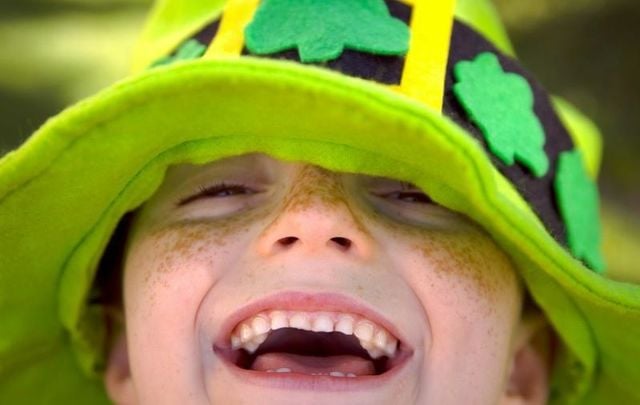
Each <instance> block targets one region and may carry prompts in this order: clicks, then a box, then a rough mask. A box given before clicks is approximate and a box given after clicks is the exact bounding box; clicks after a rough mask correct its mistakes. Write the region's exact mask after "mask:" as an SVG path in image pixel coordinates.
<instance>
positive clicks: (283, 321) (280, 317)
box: [269, 311, 289, 330]
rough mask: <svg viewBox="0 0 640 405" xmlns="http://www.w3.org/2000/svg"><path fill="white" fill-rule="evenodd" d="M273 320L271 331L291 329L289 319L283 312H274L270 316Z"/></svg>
mask: <svg viewBox="0 0 640 405" xmlns="http://www.w3.org/2000/svg"><path fill="white" fill-rule="evenodd" d="M269 317H270V318H271V329H273V330H276V329H281V328H288V327H289V318H287V314H285V313H284V312H282V311H273V312H272V313H270V314H269Z"/></svg>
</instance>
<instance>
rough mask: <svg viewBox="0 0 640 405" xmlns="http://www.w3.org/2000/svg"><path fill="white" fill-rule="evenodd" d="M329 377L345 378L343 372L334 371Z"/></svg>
mask: <svg viewBox="0 0 640 405" xmlns="http://www.w3.org/2000/svg"><path fill="white" fill-rule="evenodd" d="M329 375H330V376H332V377H344V373H343V372H341V371H332V372H330V373H329Z"/></svg>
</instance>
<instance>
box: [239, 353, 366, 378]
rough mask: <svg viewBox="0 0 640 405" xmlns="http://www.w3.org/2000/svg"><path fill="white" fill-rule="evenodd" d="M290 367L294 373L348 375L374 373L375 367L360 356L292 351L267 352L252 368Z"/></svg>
mask: <svg viewBox="0 0 640 405" xmlns="http://www.w3.org/2000/svg"><path fill="white" fill-rule="evenodd" d="M281 368H288V369H290V370H291V372H292V373H300V374H325V375H329V373H331V372H332V371H339V372H341V373H343V374H344V375H346V374H347V373H352V374H355V375H358V376H359V375H373V374H375V368H374V366H373V363H372V362H371V361H370V360H365V359H363V358H361V357H358V356H349V355H342V356H327V357H316V356H302V355H299V354H291V353H265V354H261V355H259V356H258V357H257V358H256V359H255V361H254V362H253V365H252V366H251V369H253V370H256V371H267V370H274V371H275V370H278V369H281Z"/></svg>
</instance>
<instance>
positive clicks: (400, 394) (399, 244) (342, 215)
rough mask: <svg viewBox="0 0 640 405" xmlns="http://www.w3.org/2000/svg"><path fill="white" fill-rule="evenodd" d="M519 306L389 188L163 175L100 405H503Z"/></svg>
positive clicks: (503, 280)
mask: <svg viewBox="0 0 640 405" xmlns="http://www.w3.org/2000/svg"><path fill="white" fill-rule="evenodd" d="M522 295H523V293H522V289H521V286H520V284H519V281H518V278H517V276H516V274H515V271H514V269H513V267H512V264H511V262H510V261H509V259H508V258H507V256H506V255H505V254H504V253H503V252H502V251H501V250H500V249H499V248H498V247H497V246H496V245H495V244H494V242H493V241H492V240H491V238H490V237H489V236H488V235H487V234H485V233H484V232H483V231H482V230H481V229H479V228H478V227H477V226H476V225H474V224H472V223H471V222H470V221H469V220H468V219H466V218H465V217H463V216H461V215H459V214H456V213H454V212H452V211H449V210H447V209H445V208H443V207H440V206H438V205H436V204H434V203H433V202H431V200H430V199H429V198H428V197H427V196H426V195H424V194H423V193H422V192H420V191H419V190H418V189H416V188H415V187H412V186H411V185H408V184H406V183H402V182H399V181H394V180H389V179H382V178H375V177H368V176H364V175H353V174H339V173H333V172H329V171H326V170H324V169H320V168H317V167H314V166H310V165H306V164H299V163H285V162H282V161H278V160H275V159H272V158H270V157H267V156H264V155H245V156H241V157H236V158H230V159H225V160H221V161H218V162H214V163H212V164H209V165H206V166H187V165H184V166H178V167H174V168H172V169H170V170H169V172H168V174H167V177H166V179H165V182H164V184H163V185H162V186H161V188H160V189H159V191H158V192H157V193H156V195H155V196H153V197H152V198H151V199H150V200H149V201H148V202H147V203H146V205H145V206H144V207H143V208H142V209H141V211H140V212H139V213H138V215H137V217H136V220H135V222H134V225H133V228H132V231H131V234H130V238H129V243H128V247H127V252H126V260H125V269H124V310H125V314H124V315H125V325H126V334H124V335H123V338H122V339H120V340H119V342H118V343H116V345H115V347H114V349H113V351H112V355H111V358H110V360H109V366H108V370H107V373H106V377H105V380H106V386H107V390H108V391H109V394H110V396H111V398H112V399H113V400H114V401H115V402H117V403H143V404H159V403H183V402H184V401H185V400H187V402H188V403H194V404H205V403H214V404H256V403H261V404H299V403H305V404H327V403H331V404H389V403H398V404H454V403H475V404H494V403H498V402H500V401H502V402H503V403H509V401H511V400H512V399H513V398H515V397H516V396H518V395H520V392H519V391H521V390H520V388H519V387H516V388H514V382H515V383H518V379H519V378H520V379H521V375H522V373H520V374H518V372H517V369H519V364H520V360H519V359H520V358H521V357H522V356H521V355H520V354H521V352H522V348H523V347H525V346H526V345H525V343H523V342H525V341H526V339H525V338H523V335H524V334H526V333H525V332H523V331H524V330H526V328H524V327H523V322H522V321H521V304H522ZM125 342H126V343H125ZM516 385H517V384H516ZM516 391H517V392H516ZM514 403H515V402H514Z"/></svg>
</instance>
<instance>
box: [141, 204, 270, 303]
mask: <svg viewBox="0 0 640 405" xmlns="http://www.w3.org/2000/svg"><path fill="white" fill-rule="evenodd" d="M262 215H263V213H260V212H251V213H247V214H246V215H241V216H240V215H238V216H233V217H228V218H222V219H213V220H202V221H192V220H189V221H181V222H178V223H174V224H171V225H168V226H164V227H160V228H158V229H154V230H152V231H151V232H149V233H148V234H147V235H144V236H143V239H142V240H141V243H140V246H139V248H137V249H138V250H139V252H140V253H141V255H142V256H141V257H139V258H138V260H137V263H139V266H138V267H139V268H140V269H142V271H143V272H144V273H143V274H142V277H143V282H144V285H145V286H146V288H148V289H150V290H152V291H154V290H156V289H157V288H159V287H161V288H164V289H167V288H169V287H170V280H171V279H172V278H174V277H184V276H186V275H187V274H185V272H187V271H188V272H192V275H195V276H196V277H201V276H202V270H204V271H206V273H207V276H210V277H211V276H215V274H216V273H217V272H218V271H220V268H219V267H220V266H219V265H218V264H217V262H218V261H219V260H218V258H219V257H220V256H224V255H226V254H227V253H228V252H229V251H228V246H227V245H229V244H231V243H235V242H236V241H237V239H238V238H242V237H243V236H244V235H245V234H246V233H248V232H249V230H250V226H251V224H252V223H254V222H255V221H256V220H257V219H258V218H260V217H261V216H262ZM195 273H200V275H196V274H195Z"/></svg>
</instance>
